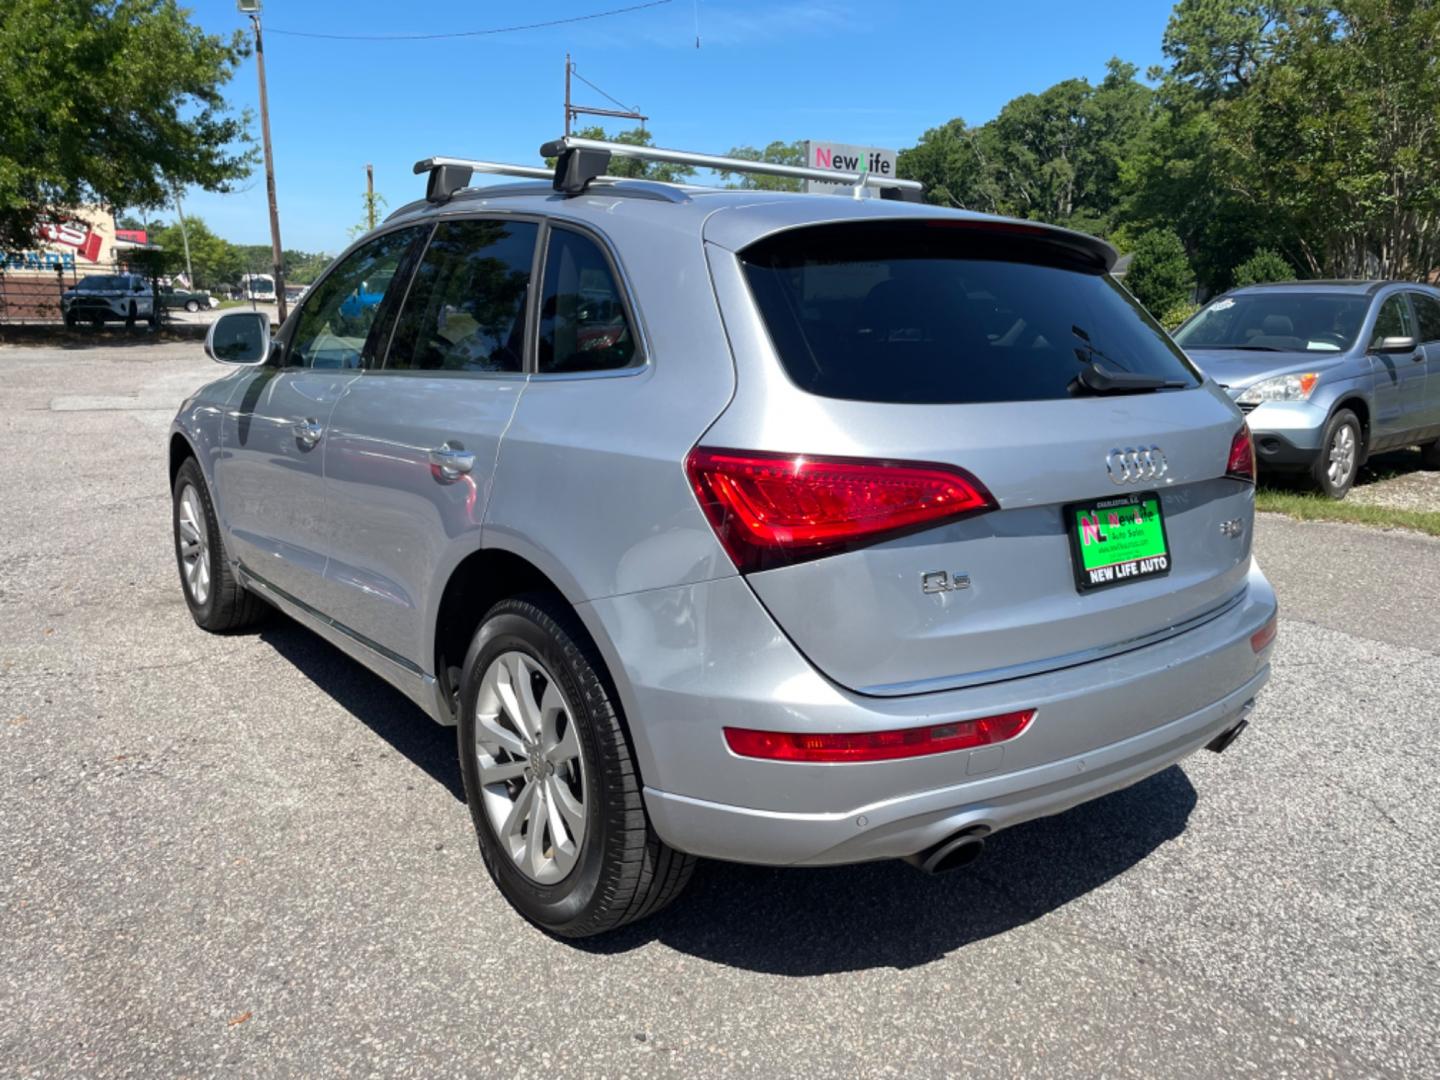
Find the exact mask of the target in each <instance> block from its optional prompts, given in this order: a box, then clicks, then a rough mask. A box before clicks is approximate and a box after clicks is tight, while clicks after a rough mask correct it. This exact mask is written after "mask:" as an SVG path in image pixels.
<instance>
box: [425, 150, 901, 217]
mask: <svg viewBox="0 0 1440 1080" xmlns="http://www.w3.org/2000/svg"><path fill="white" fill-rule="evenodd" d="M540 153H541V154H542V155H544V156H545V157H554V158H556V159H557V160H556V165H555V190H556V191H563V192H565V193H566V194H567V195H578V194H580V193H581V192H582V191H584V190H585V186H586V185H587V184H588V183H590V181H591V180H598V179H603V177H602V176H601V175H600V174H601V173H603V172H604V171H605V169H607V168H608V167H609V165H610V158H611V157H624V158H633V159H635V160H637V161H662V162H667V163H669V164H672V165H696V166H699V167H700V168H702V169H717V170H719V171H721V172H733V173H754V174H758V175H762V176H785V177H792V178H794V179H797V180H825V181H828V182H830V183H832V184H836V183H838V184H848V185H850V186H851V187H853V188H854V194H855V198H857V199H862V198H864V197H865V196H866V195H867V194H869V191H868V189H869V188H876V189H877V190H878V191H879V193H880V196H881V198H888V199H904V200H905V201H906V202H919V201H920V196H921V192H922V191H923V190H924V188H923V186H922V185H921V184H920V183H919V182H918V181H915V180H901V179H899V178H898V177H892V176H876V175H875V174H874V173H872V172H869V171H868V170H867V171H865V172H859V173H853V172H835V171H832V170H830V169H812V168H809V167H808V166H804V165H778V164H775V163H774V162H770V161H749V160H747V159H745V158H733V157H721V156H718V155H716V154H697V153H694V152H692V151H689V150H666V149H663V148H662V147H658V146H636V145H634V144H632V143H617V142H605V141H603V140H600V139H582V138H580V137H579V136H576V135H566V136H564V137H562V138H559V139H555V140H554V141H552V142H548V143H546V144H545V145H544V146H542V147H540ZM416 169H417V171H418V169H419V166H416Z"/></svg>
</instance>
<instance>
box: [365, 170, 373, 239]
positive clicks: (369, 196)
mask: <svg viewBox="0 0 1440 1080" xmlns="http://www.w3.org/2000/svg"><path fill="white" fill-rule="evenodd" d="M365 218H366V222H367V225H368V228H370V229H374V228H375V166H374V165H366V166H365Z"/></svg>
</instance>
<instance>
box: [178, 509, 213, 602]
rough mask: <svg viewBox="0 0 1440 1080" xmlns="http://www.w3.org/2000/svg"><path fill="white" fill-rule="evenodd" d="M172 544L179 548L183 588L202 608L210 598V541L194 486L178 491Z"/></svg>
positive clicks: (202, 510)
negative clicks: (175, 526)
mask: <svg viewBox="0 0 1440 1080" xmlns="http://www.w3.org/2000/svg"><path fill="white" fill-rule="evenodd" d="M175 543H176V545H177V546H178V547H179V549H180V564H181V566H183V567H184V568H185V587H186V588H187V589H189V590H190V598H191V599H192V600H194V601H195V603H196V604H197V605H201V606H203V605H204V603H205V601H206V600H207V599H208V598H209V596H210V542H209V534H208V532H207V530H206V528H205V511H204V508H203V507H202V506H201V504H200V492H198V491H197V490H195V486H194V485H193V484H186V485H185V487H184V488H183V489H181V492H180V515H179V529H178V533H177V535H176V537H175Z"/></svg>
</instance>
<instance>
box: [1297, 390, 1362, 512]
mask: <svg viewBox="0 0 1440 1080" xmlns="http://www.w3.org/2000/svg"><path fill="white" fill-rule="evenodd" d="M1344 429H1348V431H1349V440H1350V446H1351V452H1350V454H1349V456H1348V461H1349V469H1348V471H1347V470H1345V469H1341V470H1340V471H1339V474H1338V475H1337V476H1336V477H1335V478H1333V479H1332V477H1331V475H1330V467H1331V465H1332V463H1333V462H1334V461H1335V459H1336V458H1343V457H1344V455H1343V451H1342V448H1341V443H1340V440H1343V439H1344V438H1345V435H1344ZM1364 460H1365V430H1364V428H1362V427H1361V426H1360V420H1359V418H1358V417H1357V416H1356V415H1355V414H1354V413H1353V412H1351V411H1350V410H1349V409H1338V410H1336V412H1335V415H1334V416H1332V417H1330V420H1329V422H1328V423H1326V425H1325V434H1324V436H1323V437H1322V438H1321V440H1320V456H1319V457H1317V458H1316V459H1315V464H1314V465H1312V466H1311V468H1310V478H1311V479H1312V480H1313V481H1314V482H1315V486H1316V487H1318V488H1319V489H1320V490H1321V491H1322V492H1324V493H1325V494H1326V495H1328V496H1330V498H1332V499H1343V498H1345V496H1346V495H1347V494H1349V492H1350V487H1351V485H1353V484H1354V483H1355V477H1356V476H1358V475H1359V473H1360V464H1361V462H1363V461H1364Z"/></svg>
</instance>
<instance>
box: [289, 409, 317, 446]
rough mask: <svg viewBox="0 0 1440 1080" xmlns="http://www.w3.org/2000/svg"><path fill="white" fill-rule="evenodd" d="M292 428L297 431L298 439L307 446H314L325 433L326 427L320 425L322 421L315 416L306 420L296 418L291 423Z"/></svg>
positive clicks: (296, 436)
mask: <svg viewBox="0 0 1440 1080" xmlns="http://www.w3.org/2000/svg"><path fill="white" fill-rule="evenodd" d="M290 430H291V431H292V432H294V433H295V438H296V440H297V441H298V442H299V443H300V444H301V445H302V446H305V447H311V446H314V445H315V444H316V443H318V442H319V441H320V436H321V435H324V434H325V429H324V428H323V427H321V426H320V421H319V420H316V419H315V418H314V417H313V416H311V417H307V418H306V419H304V420H296V421H295V423H293V424H291V425H290Z"/></svg>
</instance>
